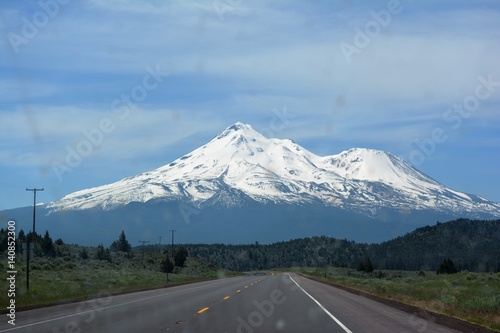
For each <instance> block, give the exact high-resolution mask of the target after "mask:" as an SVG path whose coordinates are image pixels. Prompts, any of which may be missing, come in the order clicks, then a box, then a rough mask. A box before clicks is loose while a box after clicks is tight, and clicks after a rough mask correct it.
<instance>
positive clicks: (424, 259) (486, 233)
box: [185, 219, 500, 272]
mask: <svg viewBox="0 0 500 333" xmlns="http://www.w3.org/2000/svg"><path fill="white" fill-rule="evenodd" d="M185 246H186V247H187V248H188V250H189V253H190V255H192V256H200V257H202V258H204V259H205V260H207V261H209V262H211V263H214V264H216V265H217V266H219V267H224V268H227V269H232V270H240V271H242V270H252V269H267V268H276V267H293V266H309V267H325V266H341V267H350V268H356V267H357V265H358V264H359V263H360V262H361V261H363V260H365V258H367V257H368V258H370V259H371V260H372V262H373V264H374V266H375V269H395V270H427V271H434V270H436V269H437V267H438V266H439V264H440V263H441V261H442V260H443V259H445V258H451V259H452V260H453V261H454V262H455V265H456V268H457V269H458V270H470V271H477V272H493V271H498V270H499V269H500V220H494V221H479V220H467V219H459V220H455V221H450V222H447V223H437V224H436V225H434V226H428V227H423V228H418V229H416V230H414V231H413V232H410V233H408V234H406V235H404V236H402V237H397V238H395V239H393V240H390V241H387V242H384V243H380V244H370V245H369V244H364V243H356V242H354V241H348V240H345V239H344V240H341V239H335V238H331V237H310V238H302V239H295V240H290V241H287V242H279V243H273V244H270V245H261V244H258V243H255V244H253V245H223V244H198V245H185Z"/></svg>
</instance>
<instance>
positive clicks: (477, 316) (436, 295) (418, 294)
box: [295, 268, 500, 331]
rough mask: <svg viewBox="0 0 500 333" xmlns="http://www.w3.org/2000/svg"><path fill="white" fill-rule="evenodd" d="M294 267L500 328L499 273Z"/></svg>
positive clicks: (374, 293)
mask: <svg viewBox="0 0 500 333" xmlns="http://www.w3.org/2000/svg"><path fill="white" fill-rule="evenodd" d="M295 271H297V272H300V273H303V274H305V275H309V276H313V277H316V278H319V279H322V280H324V281H326V282H333V283H336V284H340V285H343V286H347V287H351V288H354V289H357V290H362V291H365V292H368V293H370V294H373V295H377V296H380V297H384V298H388V299H393V300H397V301H400V302H403V303H406V304H410V305H415V306H418V307H421V308H424V309H427V310H431V311H434V312H438V313H442V314H446V315H449V316H452V317H456V318H460V319H463V320H466V321H468V322H471V323H474V324H478V325H481V326H485V327H488V328H490V329H494V330H497V331H500V273H497V274H487V273H471V272H462V273H458V274H451V275H447V274H441V275H436V274H435V273H434V272H425V276H419V275H418V272H404V271H381V272H380V271H375V272H373V273H372V274H366V273H361V272H357V271H353V270H349V269H346V268H328V269H326V270H325V269H324V268H300V269H295ZM325 275H326V278H325Z"/></svg>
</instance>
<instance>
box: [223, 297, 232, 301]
mask: <svg viewBox="0 0 500 333" xmlns="http://www.w3.org/2000/svg"><path fill="white" fill-rule="evenodd" d="M229 297H231V296H226V297H224V298H223V299H224V300H226V299H228V298H229Z"/></svg>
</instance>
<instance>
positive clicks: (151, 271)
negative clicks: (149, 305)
mask: <svg viewBox="0 0 500 333" xmlns="http://www.w3.org/2000/svg"><path fill="white" fill-rule="evenodd" d="M114 261H115V262H113V263H109V262H107V261H101V260H94V259H88V260H79V261H74V260H71V261H65V260H61V259H45V258H36V259H35V260H34V262H33V263H32V264H31V265H30V267H31V269H30V292H29V293H27V292H26V278H25V277H26V272H25V269H24V265H23V263H19V264H18V265H17V267H18V274H17V277H16V289H17V290H16V306H17V308H18V309H21V308H26V307H31V306H39V305H46V304H52V303H58V302H65V301H68V302H69V301H75V300H87V299H92V298H97V297H106V296H109V295H111V294H118V293H126V292H131V291H138V290H145V289H153V288H161V287H167V286H172V285H178V284H184V283H191V282H196V281H203V280H208V279H215V278H219V277H224V276H233V275H236V274H237V273H234V272H230V271H227V270H217V269H215V268H214V267H213V266H211V265H209V264H206V263H204V262H202V261H200V260H198V259H195V258H188V260H187V261H186V265H185V267H183V268H179V267H177V268H176V269H175V274H172V273H171V274H169V275H168V278H169V281H168V282H167V275H166V274H165V273H162V272H160V271H159V270H158V269H157V267H158V266H159V264H156V263H155V262H154V258H152V259H151V258H149V262H147V261H146V263H145V265H144V266H143V265H141V264H138V262H139V263H140V262H141V261H140V260H130V261H127V260H120V261H119V260H117V259H116V258H115V260H114ZM117 261H119V262H117ZM151 261H153V264H152V263H151ZM144 267H145V268H144ZM7 291H8V285H7V281H6V279H2V280H1V281H0V293H1V295H2V297H0V308H1V309H5V307H6V306H7V304H8V302H9V298H8V297H7Z"/></svg>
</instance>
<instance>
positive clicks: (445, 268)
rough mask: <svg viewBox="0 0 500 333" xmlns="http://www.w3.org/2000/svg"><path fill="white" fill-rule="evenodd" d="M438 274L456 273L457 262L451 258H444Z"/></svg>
mask: <svg viewBox="0 0 500 333" xmlns="http://www.w3.org/2000/svg"><path fill="white" fill-rule="evenodd" d="M436 273H437V274H455V273H457V269H456V268H455V263H454V262H453V260H451V259H450V258H447V259H444V260H443V262H442V263H441V265H439V268H438V270H437V272H436Z"/></svg>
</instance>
